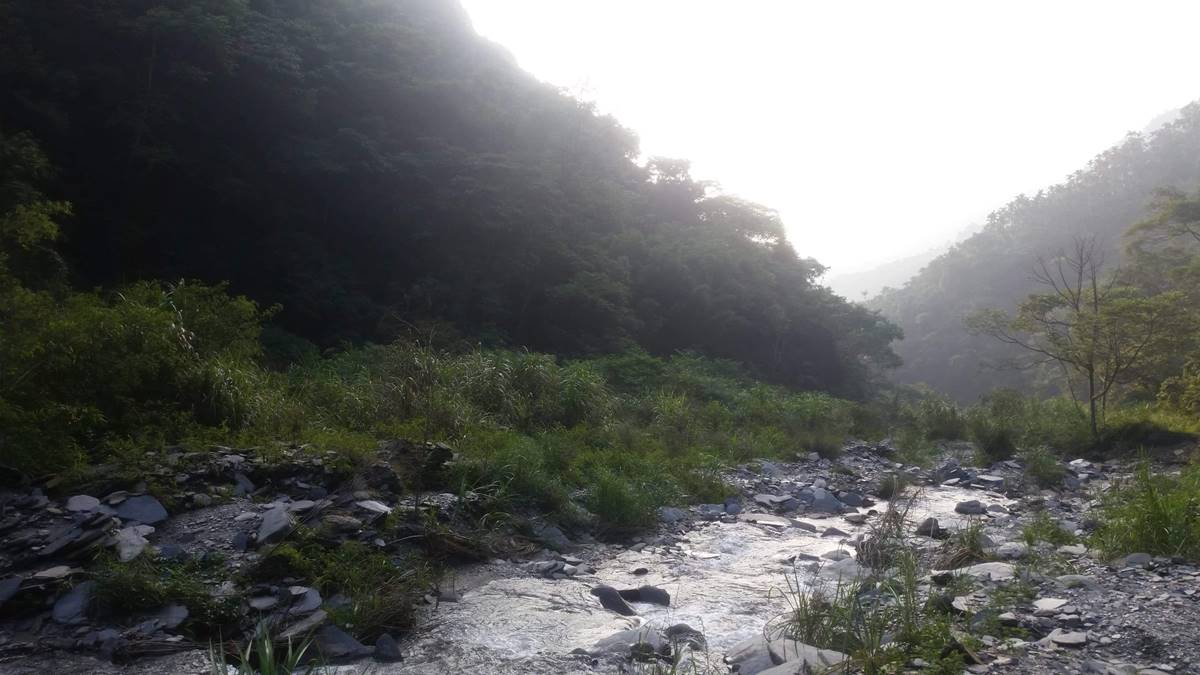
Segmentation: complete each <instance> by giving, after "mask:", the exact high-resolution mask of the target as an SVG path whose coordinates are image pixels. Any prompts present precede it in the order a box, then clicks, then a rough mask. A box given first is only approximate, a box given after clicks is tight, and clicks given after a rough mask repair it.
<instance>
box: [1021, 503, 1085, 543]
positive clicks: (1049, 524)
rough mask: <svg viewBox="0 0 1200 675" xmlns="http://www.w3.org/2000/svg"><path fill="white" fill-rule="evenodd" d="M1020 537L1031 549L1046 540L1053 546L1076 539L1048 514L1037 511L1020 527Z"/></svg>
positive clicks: (1072, 541) (1072, 533)
mask: <svg viewBox="0 0 1200 675" xmlns="http://www.w3.org/2000/svg"><path fill="white" fill-rule="evenodd" d="M1021 539H1022V540H1023V541H1024V542H1025V544H1026V545H1028V546H1029V548H1030V550H1033V549H1034V548H1035V547H1036V546H1037V545H1038V544H1039V543H1041V542H1046V543H1048V544H1053V545H1055V546H1063V545H1065V544H1074V543H1075V542H1076V541H1077V538H1076V537H1075V533H1074V532H1068V531H1067V530H1065V529H1063V527H1062V525H1060V524H1059V523H1058V521H1056V520H1055V519H1054V518H1051V517H1050V514H1048V513H1046V512H1045V511H1038V512H1036V513H1034V514H1033V518H1031V519H1030V521H1029V522H1028V523H1026V524H1025V527H1023V528H1021Z"/></svg>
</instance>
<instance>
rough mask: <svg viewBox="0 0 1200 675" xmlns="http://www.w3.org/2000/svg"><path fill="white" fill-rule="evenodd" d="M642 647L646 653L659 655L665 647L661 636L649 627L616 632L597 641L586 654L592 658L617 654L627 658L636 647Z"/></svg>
mask: <svg viewBox="0 0 1200 675" xmlns="http://www.w3.org/2000/svg"><path fill="white" fill-rule="evenodd" d="M639 646H643V647H644V648H645V649H646V650H647V651H652V652H655V653H659V652H661V651H663V648H664V647H665V646H666V641H665V640H664V639H663V636H662V635H661V634H660V633H659V632H658V631H657V630H655V629H654V628H651V627H650V626H642V627H640V628H630V629H627V630H623V631H618V632H616V633H613V634H612V635H610V636H608V637H606V638H603V639H601V640H598V641H597V642H596V644H594V645H592V647H591V648H590V649H588V650H587V652H588V653H589V654H591V655H593V656H602V655H605V654H619V655H622V656H628V655H629V653H630V652H631V651H633V650H634V649H635V648H636V647H639Z"/></svg>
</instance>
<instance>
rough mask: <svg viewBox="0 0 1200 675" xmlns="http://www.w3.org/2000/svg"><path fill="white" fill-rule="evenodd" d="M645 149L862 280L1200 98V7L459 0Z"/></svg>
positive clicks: (481, 25) (531, 67)
mask: <svg viewBox="0 0 1200 675" xmlns="http://www.w3.org/2000/svg"><path fill="white" fill-rule="evenodd" d="M463 4H464V5H465V7H466V8H467V10H468V11H469V13H470V15H471V18H472V20H473V22H474V24H475V27H476V29H477V30H478V31H479V32H480V33H481V34H483V35H484V36H487V37H488V38H490V39H492V40H494V41H496V42H498V43H500V44H502V45H504V46H505V47H506V48H508V49H509V50H510V51H511V52H512V53H513V55H514V56H515V57H516V59H517V61H518V62H519V63H520V65H521V66H522V67H524V68H525V69H526V70H528V71H530V72H532V73H533V74H534V75H536V76H537V77H539V78H541V79H543V80H545V81H548V82H550V83H553V84H555V85H558V86H561V87H563V88H565V89H566V90H568V91H570V92H571V93H573V94H575V95H577V96H580V97H582V98H585V99H588V100H591V101H594V102H595V103H596V105H597V107H598V108H599V109H600V110H601V111H602V112H606V113H611V114H613V115H614V116H616V117H617V118H618V119H619V120H620V121H621V122H622V123H623V124H624V125H625V126H627V127H629V128H631V129H632V130H634V131H635V132H636V133H637V134H638V136H639V137H640V139H641V145H642V150H643V153H644V154H645V155H647V156H653V155H666V156H673V157H683V158H687V159H690V160H692V162H693V175H695V176H697V177H699V178H703V179H709V180H715V181H717V182H719V183H720V184H721V186H722V188H723V189H725V190H726V191H729V192H733V193H736V194H738V195H741V196H743V197H746V198H749V199H752V200H755V201H759V202H761V203H763V204H766V205H768V206H771V207H773V208H775V209H777V210H778V211H779V212H780V213H781V215H782V216H783V218H784V221H785V222H786V224H787V227H788V232H789V236H790V237H791V239H792V241H793V242H794V244H795V246H796V248H797V250H798V251H799V252H800V253H801V254H802V255H806V256H813V257H816V258H817V259H818V260H820V261H821V262H823V263H825V264H826V265H829V266H831V267H832V268H833V270H832V272H831V274H832V275H836V274H837V273H838V272H847V271H853V270H856V269H861V268H864V267H868V266H871V265H872V264H875V263H878V262H881V261H886V260H889V259H893V258H896V257H899V256H902V255H905V254H909V253H913V252H917V251H921V250H925V249H927V248H929V247H930V246H933V245H937V244H939V243H942V242H944V241H946V240H948V239H950V238H952V237H953V236H954V235H955V234H956V233H957V232H959V231H961V230H962V229H963V228H964V227H966V226H968V225H970V224H971V223H972V222H978V221H980V220H982V218H983V217H985V216H986V214H987V213H988V212H989V211H991V210H992V209H993V208H995V207H997V206H1000V205H1002V204H1003V203H1004V202H1006V201H1008V200H1009V199H1010V198H1011V197H1013V196H1014V195H1016V194H1018V193H1021V192H1027V191H1031V190H1037V189H1038V188H1039V187H1044V186H1046V185H1049V184H1051V183H1054V182H1057V181H1060V180H1062V179H1063V178H1065V177H1066V176H1067V175H1068V174H1069V173H1071V172H1072V171H1074V170H1075V169H1078V168H1082V166H1083V165H1084V164H1085V163H1086V162H1087V160H1088V159H1090V158H1091V157H1092V156H1094V155H1095V154H1096V153H1097V152H1099V151H1101V150H1103V149H1105V148H1106V147H1108V146H1109V145H1111V144H1113V143H1114V142H1116V141H1118V140H1120V139H1121V137H1122V136H1123V134H1124V133H1125V132H1127V131H1135V130H1140V129H1141V128H1142V127H1144V126H1145V125H1146V124H1147V123H1148V122H1149V121H1150V120H1151V119H1153V118H1154V117H1156V116H1158V115H1159V114H1160V113H1163V112H1165V111H1166V110H1169V109H1172V108H1178V107H1180V106H1182V105H1184V104H1185V103H1187V102H1188V101H1190V100H1192V99H1194V98H1198V97H1200V96H1198V95H1200V86H1198V84H1197V80H1196V79H1195V77H1194V74H1195V72H1194V71H1195V53H1194V51H1195V46H1194V45H1195V42H1194V33H1195V26H1196V25H1197V20H1200V5H1196V4H1193V3H1186V2H1137V3H1134V2H1126V3H1104V2H1053V3H1047V2H1040V1H1039V2H1034V1H1020V2H1006V3H964V2H950V1H944V2H892V1H877V2H827V3H816V2H797V1H793V0H740V1H738V2H733V1H731V0H654V1H653V2H647V1H646V0H463Z"/></svg>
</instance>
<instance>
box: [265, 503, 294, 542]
mask: <svg viewBox="0 0 1200 675" xmlns="http://www.w3.org/2000/svg"><path fill="white" fill-rule="evenodd" d="M291 527H292V514H291V513H289V512H288V509H287V506H284V505H280V506H276V507H274V508H271V509H268V510H267V512H266V513H264V514H263V519H262V522H261V523H259V525H258V545H259V546H262V545H263V544H270V543H272V542H274V541H277V540H279V539H282V538H283V536H284V535H286V534H287V532H288V530H290V529H291Z"/></svg>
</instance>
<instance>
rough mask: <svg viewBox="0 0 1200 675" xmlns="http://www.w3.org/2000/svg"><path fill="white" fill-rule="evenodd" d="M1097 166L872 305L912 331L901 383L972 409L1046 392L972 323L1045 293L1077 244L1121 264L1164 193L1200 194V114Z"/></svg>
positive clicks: (1165, 125)
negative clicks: (986, 398)
mask: <svg viewBox="0 0 1200 675" xmlns="http://www.w3.org/2000/svg"><path fill="white" fill-rule="evenodd" d="M1147 129H1149V130H1150V131H1148V132H1142V133H1130V134H1128V135H1127V136H1126V137H1125V139H1124V140H1123V141H1122V142H1120V143H1119V144H1117V145H1115V146H1114V147H1112V148H1110V149H1109V150H1106V151H1105V152H1103V153H1101V154H1099V155H1098V156H1096V157H1095V158H1094V159H1092V160H1091V161H1090V162H1089V163H1088V165H1087V167H1085V168H1083V169H1081V170H1079V171H1077V172H1075V173H1074V174H1072V175H1071V176H1070V177H1069V178H1068V179H1067V180H1066V181H1065V182H1063V183H1060V184H1058V185H1054V186H1052V187H1049V188H1047V189H1045V190H1042V191H1039V192H1038V193H1037V194H1035V195H1032V196H1029V195H1021V196H1019V197H1017V198H1015V199H1013V200H1012V201H1011V202H1009V203H1008V204H1006V205H1005V206H1004V207H1002V208H1000V209H998V210H996V211H995V212H993V213H992V214H991V215H990V216H988V220H987V224H986V225H985V226H984V227H983V229H982V230H981V231H980V232H978V233H976V234H975V235H973V236H971V237H969V238H968V239H966V240H965V241H963V242H961V243H959V244H956V245H955V246H953V247H952V248H951V249H950V250H949V251H947V252H945V253H944V254H942V255H941V256H938V257H937V258H935V259H934V260H932V261H931V262H929V264H928V265H926V266H925V267H924V268H923V269H921V271H920V272H919V273H918V274H917V275H916V276H914V277H913V278H912V279H911V280H909V281H908V282H907V283H906V284H904V286H903V287H901V288H896V289H889V290H887V291H885V292H884V293H882V294H880V295H879V296H878V297H876V298H874V299H872V300H871V301H870V302H868V306H869V307H872V308H874V309H878V310H880V311H881V312H882V313H883V315H884V316H886V317H887V318H889V319H891V320H892V321H893V322H895V323H897V324H898V325H900V326H901V328H902V329H903V330H904V334H905V339H904V340H903V341H901V342H900V344H899V345H898V347H897V352H898V353H899V354H900V356H901V358H902V359H904V365H903V366H901V367H900V369H898V370H897V371H896V373H895V377H896V379H897V380H898V381H899V382H901V383H906V384H915V383H925V384H928V385H930V386H931V387H933V388H935V389H937V390H939V391H942V392H945V393H947V394H948V395H950V396H953V397H954V398H956V399H958V400H959V401H962V402H970V401H973V400H975V399H977V398H978V397H979V395H980V394H982V393H983V392H985V391H987V390H989V389H993V388H995V387H998V386H1009V387H1016V388H1020V389H1025V390H1029V389H1034V388H1037V385H1038V383H1037V382H1036V381H1035V376H1034V375H1033V374H1031V373H1028V372H1016V371H1002V370H996V369H994V368H992V367H991V366H993V365H995V364H996V363H998V362H1000V361H1003V360H1005V357H1006V356H1008V355H1009V354H1010V352H1008V351H1006V350H1005V349H1004V348H1003V346H1002V345H1000V344H998V343H995V342H992V341H990V340H989V339H988V338H985V337H982V336H972V335H970V334H969V333H968V332H967V330H966V328H965V326H964V325H963V319H964V317H966V316H967V315H969V314H970V313H972V312H975V311H977V310H981V309H988V308H1001V309H1012V308H1013V307H1014V306H1015V305H1016V304H1017V303H1018V302H1019V301H1020V300H1022V299H1024V298H1025V297H1026V296H1027V295H1028V294H1029V293H1031V292H1033V291H1034V290H1035V286H1034V283H1033V282H1032V280H1031V279H1030V271H1031V269H1032V266H1033V264H1034V263H1035V261H1036V260H1037V258H1038V256H1052V255H1054V254H1055V253H1056V252H1058V251H1059V250H1061V249H1063V248H1064V247H1066V246H1068V245H1070V243H1071V241H1072V239H1073V238H1075V237H1077V236H1080V235H1084V236H1094V237H1096V239H1097V241H1098V242H1099V243H1100V244H1101V245H1102V246H1103V248H1104V249H1105V250H1106V252H1107V254H1108V257H1109V260H1110V261H1114V262H1115V261H1119V260H1120V255H1121V250H1122V236H1123V234H1124V232H1125V231H1126V229H1128V228H1129V226H1131V225H1132V224H1134V223H1135V222H1137V221H1139V220H1141V219H1142V218H1143V217H1145V215H1146V214H1147V205H1148V202H1149V200H1150V199H1151V197H1152V195H1153V193H1154V191H1155V190H1156V189H1158V188H1163V187H1177V188H1181V189H1186V190H1192V189H1195V188H1196V186H1197V184H1200V104H1197V103H1193V104H1190V105H1188V106H1187V107H1185V108H1183V109H1182V110H1180V111H1178V112H1174V113H1173V112H1168V113H1164V114H1161V115H1159V116H1157V117H1156V118H1155V120H1154V121H1153V122H1152V123H1151V124H1150V125H1149V126H1148V127H1147Z"/></svg>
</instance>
